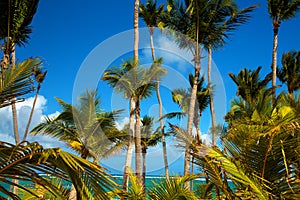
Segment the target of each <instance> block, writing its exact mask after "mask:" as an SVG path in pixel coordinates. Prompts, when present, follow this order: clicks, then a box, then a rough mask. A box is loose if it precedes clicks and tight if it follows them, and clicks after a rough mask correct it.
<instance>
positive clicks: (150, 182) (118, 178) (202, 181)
mask: <svg viewBox="0 0 300 200" xmlns="http://www.w3.org/2000/svg"><path fill="white" fill-rule="evenodd" d="M113 177H114V179H115V182H116V183H117V184H119V185H122V180H123V177H122V176H121V175H114V176H113ZM164 179H165V177H163V176H147V177H146V188H149V187H151V186H153V182H155V183H159V182H161V181H164ZM20 183H21V184H22V185H23V186H25V187H34V184H32V183H28V182H24V181H23V182H22V181H20ZM62 184H63V185H64V186H66V187H71V183H70V182H68V181H64V182H63V183H62ZM192 184H193V186H194V190H196V185H198V184H205V179H204V178H198V179H196V180H194V181H193V182H192ZM229 184H230V183H229ZM0 185H1V186H2V187H5V188H7V189H9V186H8V185H7V184H5V183H0ZM232 186H233V185H232ZM1 197H4V198H5V197H6V195H4V194H3V193H1V192H0V198H1Z"/></svg>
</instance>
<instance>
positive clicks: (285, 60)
mask: <svg viewBox="0 0 300 200" xmlns="http://www.w3.org/2000/svg"><path fill="white" fill-rule="evenodd" d="M281 63H282V68H279V70H278V72H277V76H278V78H279V80H280V81H281V82H282V83H286V84H287V88H288V93H289V95H291V96H292V94H293V92H294V91H297V90H298V89H299V88H300V82H299V80H300V51H298V52H295V51H291V52H287V53H284V54H283V55H282V59H281Z"/></svg>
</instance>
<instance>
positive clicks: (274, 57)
mask: <svg viewBox="0 0 300 200" xmlns="http://www.w3.org/2000/svg"><path fill="white" fill-rule="evenodd" d="M273 27H274V28H273V32H274V37H273V51H272V89H273V94H272V100H273V106H274V105H275V101H276V78H277V47H278V29H279V24H278V23H275V22H273Z"/></svg>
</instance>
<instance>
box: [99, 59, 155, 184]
mask: <svg viewBox="0 0 300 200" xmlns="http://www.w3.org/2000/svg"><path fill="white" fill-rule="evenodd" d="M155 65H156V64H153V65H152V66H151V67H150V68H149V69H146V68H142V67H141V66H139V67H135V66H134V60H130V61H124V63H123V64H122V65H121V68H118V67H113V68H111V69H108V70H106V71H105V72H104V76H103V77H102V80H105V81H107V82H108V83H109V84H110V85H111V86H112V87H113V88H114V89H115V90H116V91H117V92H122V93H123V95H124V97H125V98H129V99H130V101H131V99H132V100H133V101H134V104H135V108H132V107H131V108H132V110H130V111H131V112H130V117H132V120H133V123H134V118H133V117H134V115H135V116H136V122H138V121H140V118H141V117H140V103H141V100H142V99H144V98H148V97H150V96H151V94H152V90H153V89H154V87H155V84H154V82H153V80H154V77H157V76H158V73H160V70H159V69H158V68H156V67H155ZM130 124H131V121H130ZM130 126H131V125H130ZM140 131H141V129H140V123H135V146H136V160H137V161H136V164H137V166H136V170H137V176H138V180H139V181H142V176H141V173H142V169H141V135H140V133H141V132H140ZM130 134H131V133H130ZM132 137H133V135H132ZM132 141H133V140H132ZM130 145H131V146H132V143H130ZM130 145H129V146H128V151H127V155H126V162H125V170H124V179H126V180H124V182H123V189H124V190H125V189H126V188H127V184H128V173H127V170H126V169H127V168H129V167H130V165H129V164H130V162H129V160H130V159H131V155H132V147H130ZM130 151H131V152H130ZM139 152H140V153H139ZM138 167H140V168H138ZM141 183H142V182H141ZM125 187H126V188H125Z"/></svg>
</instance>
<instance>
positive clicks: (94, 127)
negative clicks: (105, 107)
mask: <svg viewBox="0 0 300 200" xmlns="http://www.w3.org/2000/svg"><path fill="white" fill-rule="evenodd" d="M79 100H80V101H79V105H77V106H76V105H75V106H73V105H71V104H68V103H66V102H64V101H63V100H61V99H59V98H57V101H58V103H59V104H60V106H61V107H62V112H61V113H60V114H59V115H58V116H56V117H55V118H53V119H51V118H48V117H47V118H46V119H45V121H44V122H41V123H40V124H38V125H37V126H36V127H34V128H33V130H32V131H31V134H34V135H37V134H42V135H49V136H51V137H54V138H57V139H58V140H60V141H62V142H64V143H66V145H68V146H70V147H71V148H72V149H73V150H74V151H76V152H77V153H78V154H79V155H80V156H81V157H82V158H84V159H87V158H92V159H93V160H94V162H96V163H97V162H98V158H99V157H107V156H108V155H110V154H111V153H114V152H115V151H116V150H118V149H119V148H120V145H121V138H122V137H126V135H125V134H123V133H122V132H120V131H119V130H118V129H117V128H116V127H115V119H116V118H117V117H118V115H119V114H120V112H121V111H120V110H117V111H112V112H104V111H102V110H101V109H100V107H99V106H100V100H99V98H97V96H96V92H95V91H91V92H89V91H86V94H84V95H83V96H81V97H79Z"/></svg>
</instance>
